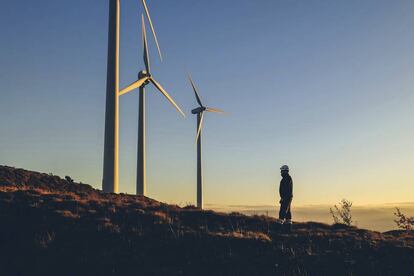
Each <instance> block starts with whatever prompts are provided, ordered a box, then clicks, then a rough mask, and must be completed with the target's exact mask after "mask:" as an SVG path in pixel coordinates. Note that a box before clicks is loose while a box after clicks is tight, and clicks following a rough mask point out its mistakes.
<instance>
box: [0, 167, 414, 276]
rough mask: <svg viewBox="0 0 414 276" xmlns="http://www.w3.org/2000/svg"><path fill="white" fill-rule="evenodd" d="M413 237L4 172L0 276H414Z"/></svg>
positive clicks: (0, 184) (0, 191)
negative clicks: (289, 225) (284, 221)
mask: <svg viewBox="0 0 414 276" xmlns="http://www.w3.org/2000/svg"><path fill="white" fill-rule="evenodd" d="M413 263H414V234H413V233H407V232H402V231H392V232H388V233H379V232H373V231H368V230H364V229H358V228H354V227H346V226H343V225H332V226H331V225H326V224H322V223H316V222H308V223H295V224H294V225H293V232H292V233H291V234H285V233H283V231H281V229H280V226H279V225H278V224H277V223H276V222H275V220H274V219H273V218H269V217H265V216H244V215H241V214H237V213H231V214H224V213H216V212H212V211H200V210H198V209H195V208H179V207H178V206H173V205H167V204H164V203H161V202H158V201H155V200H152V199H150V198H146V197H143V196H132V195H125V194H119V195H116V194H104V193H102V192H100V191H98V190H95V189H93V188H92V187H90V186H89V185H85V184H79V183H73V182H72V181H67V180H63V179H61V178H59V177H57V176H52V175H48V174H42V173H37V172H31V171H26V170H22V169H15V168H11V167H7V166H0V269H1V275H372V274H374V275H413V274H414V268H413Z"/></svg>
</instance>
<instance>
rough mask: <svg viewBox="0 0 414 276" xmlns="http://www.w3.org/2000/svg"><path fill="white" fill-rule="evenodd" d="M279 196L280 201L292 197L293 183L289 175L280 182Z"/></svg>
mask: <svg viewBox="0 0 414 276" xmlns="http://www.w3.org/2000/svg"><path fill="white" fill-rule="evenodd" d="M279 194H280V198H282V199H291V198H292V197H293V181H292V177H290V175H285V176H284V177H283V178H282V180H280V186H279Z"/></svg>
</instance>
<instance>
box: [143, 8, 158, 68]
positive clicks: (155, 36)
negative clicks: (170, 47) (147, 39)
mask: <svg viewBox="0 0 414 276" xmlns="http://www.w3.org/2000/svg"><path fill="white" fill-rule="evenodd" d="M142 5H143V6H144V10H145V14H146V15H147V18H148V22H149V24H150V27H151V31H152V34H153V35H154V40H155V44H156V45H157V49H158V54H159V56H160V60H161V61H162V54H161V49H160V45H159V44H158V39H157V34H156V33H155V29H154V25H152V20H151V16H150V14H149V10H148V7H147V3H146V2H145V0H142Z"/></svg>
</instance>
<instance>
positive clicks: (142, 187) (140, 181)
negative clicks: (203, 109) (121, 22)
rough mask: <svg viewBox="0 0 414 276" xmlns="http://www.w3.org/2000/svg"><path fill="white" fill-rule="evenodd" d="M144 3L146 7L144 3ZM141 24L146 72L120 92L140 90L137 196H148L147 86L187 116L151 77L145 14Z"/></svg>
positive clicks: (141, 72)
mask: <svg viewBox="0 0 414 276" xmlns="http://www.w3.org/2000/svg"><path fill="white" fill-rule="evenodd" d="M143 3H144V5H145V2H144V1H143ZM146 11H147V9H146ZM148 18H149V17H148ZM149 20H150V19H149ZM141 22H142V41H143V47H144V55H143V57H144V64H145V70H141V71H140V72H139V73H138V80H136V81H135V82H133V83H131V84H130V85H128V86H127V87H125V88H124V89H122V90H121V91H119V95H120V96H121V95H124V94H126V93H128V92H130V91H132V90H134V89H136V88H139V113H138V156H137V194H138V195H145V194H146V166H145V163H146V160H145V157H146V152H145V148H146V145H145V86H146V85H148V84H149V83H152V84H153V85H154V86H155V88H157V89H158V91H159V92H161V94H163V95H164V96H165V97H166V98H167V100H168V101H169V102H170V103H171V104H172V105H173V106H174V107H175V108H176V109H177V111H178V112H180V113H181V114H182V115H183V116H185V114H184V112H183V111H182V110H181V109H180V107H179V106H178V105H177V104H176V103H175V102H174V100H173V99H172V98H171V96H170V95H169V94H168V93H167V91H165V89H164V88H163V87H162V86H161V84H159V83H158V82H157V81H156V80H155V79H154V78H153V77H152V75H151V70H150V62H149V54H148V43H147V35H146V30H145V20H144V15H143V14H142V15H141ZM151 26H152V24H151ZM152 29H153V28H152ZM154 36H155V32H154Z"/></svg>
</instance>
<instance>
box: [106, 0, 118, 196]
mask: <svg viewBox="0 0 414 276" xmlns="http://www.w3.org/2000/svg"><path fill="white" fill-rule="evenodd" d="M119 19H120V0H109V27H108V64H107V77H106V108H105V141H104V162H103V179H102V190H103V191H104V192H106V193H117V192H118V188H119V185H118V155H119V151H118V148H119V139H118V138H119V98H118V90H119Z"/></svg>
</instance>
